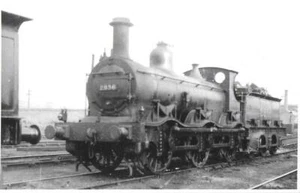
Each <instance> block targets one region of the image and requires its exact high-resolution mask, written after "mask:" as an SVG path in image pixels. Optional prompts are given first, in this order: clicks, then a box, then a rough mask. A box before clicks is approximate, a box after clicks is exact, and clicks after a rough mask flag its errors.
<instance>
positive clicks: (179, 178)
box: [3, 155, 297, 189]
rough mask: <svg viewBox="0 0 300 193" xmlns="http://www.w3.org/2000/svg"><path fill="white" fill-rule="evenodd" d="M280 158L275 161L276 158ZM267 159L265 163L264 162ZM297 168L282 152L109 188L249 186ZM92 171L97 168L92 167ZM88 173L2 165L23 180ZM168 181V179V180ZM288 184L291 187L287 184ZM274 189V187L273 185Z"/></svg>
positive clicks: (59, 185) (60, 184) (6, 174)
mask: <svg viewBox="0 0 300 193" xmlns="http://www.w3.org/2000/svg"><path fill="white" fill-rule="evenodd" d="M274 159H277V160H276V161H273V160H274ZM261 162H264V164H261ZM295 168H297V156H296V155H293V156H291V155H281V156H278V157H273V158H263V159H261V160H260V161H253V162H251V164H245V165H241V166H234V167H230V168H224V169H218V170H213V171H206V170H194V171H192V172H186V173H183V174H176V175H174V176H166V177H162V178H161V179H151V180H145V181H142V182H136V183H130V184H121V185H119V186H116V187H110V189H153V188H155V189H156V188H164V189H248V188H250V187H252V186H254V185H256V184H259V183H262V182H264V181H266V180H268V179H271V178H274V177H276V176H278V175H281V174H283V173H286V172H288V171H290V170H293V169H295ZM91 169H92V170H93V171H97V170H96V169H95V168H93V167H91ZM86 172H88V171H87V170H86V168H84V167H83V166H81V167H80V168H79V171H78V172H76V171H75V165H74V164H69V163H66V164H59V165H50V166H49V165H41V166H35V167H32V168H26V167H24V168H20V169H17V170H16V169H12V168H3V180H4V183H6V182H14V181H21V180H23V181H24V180H33V179H40V178H46V177H54V176H62V175H72V174H78V173H86ZM114 179H115V178H113V177H110V176H104V175H102V174H97V175H93V176H85V177H80V178H76V179H73V178H72V179H60V180H54V181H51V182H48V181H47V182H32V183H29V184H27V185H26V186H20V187H18V188H22V189H25V188H27V189H66V188H72V189H76V188H79V187H83V186H87V185H91V184H94V183H99V182H101V181H103V182H104V181H106V182H107V181H111V180H114ZM168 181H169V182H168ZM287 186H288V187H287ZM287 186H284V187H286V188H292V189H295V188H296V183H289V182H287ZM270 188H272V187H270Z"/></svg>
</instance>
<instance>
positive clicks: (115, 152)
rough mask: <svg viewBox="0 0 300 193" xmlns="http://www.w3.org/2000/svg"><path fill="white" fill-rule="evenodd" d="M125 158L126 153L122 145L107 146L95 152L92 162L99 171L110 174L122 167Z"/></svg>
mask: <svg viewBox="0 0 300 193" xmlns="http://www.w3.org/2000/svg"><path fill="white" fill-rule="evenodd" d="M123 156H124V152H123V150H122V148H121V146H120V145H106V146H103V147H100V148H99V149H97V150H96V151H95V156H94V157H93V158H92V160H91V162H92V164H93V166H94V167H95V168H97V169H98V170H101V171H102V172H103V173H109V172H112V171H113V170H114V169H116V168H117V167H118V166H119V165H120V163H121V161H122V159H123Z"/></svg>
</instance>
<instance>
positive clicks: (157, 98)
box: [45, 18, 285, 174]
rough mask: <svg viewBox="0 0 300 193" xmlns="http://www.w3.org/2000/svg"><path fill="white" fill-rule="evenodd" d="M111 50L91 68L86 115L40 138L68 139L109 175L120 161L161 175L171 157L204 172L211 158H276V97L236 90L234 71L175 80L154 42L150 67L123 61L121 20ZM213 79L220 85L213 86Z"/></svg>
mask: <svg viewBox="0 0 300 193" xmlns="http://www.w3.org/2000/svg"><path fill="white" fill-rule="evenodd" d="M110 24H111V25H112V26H113V27H114V41H113V45H114V46H113V50H112V55H111V56H110V57H104V58H101V60H100V61H99V63H98V64H97V65H96V66H95V67H94V68H93V69H92V72H91V74H90V76H89V80H88V82H87V91H86V92H87V96H88V99H89V113H88V116H86V117H85V118H83V119H82V120H81V121H80V122H79V123H69V122H65V123H56V124H55V125H54V126H52V125H49V126H47V127H46V130H45V136H46V137H47V138H56V139H61V140H66V150H67V151H68V152H70V153H71V154H73V155H74V156H76V157H77V158H78V162H77V167H78V166H79V164H83V165H84V166H86V167H87V168H88V166H89V165H90V164H92V165H93V166H94V167H96V168H98V169H99V170H101V171H103V172H111V171H113V170H114V169H115V168H116V167H117V166H118V165H119V164H120V162H121V161H122V160H123V158H124V159H125V160H126V161H130V162H134V165H135V166H136V167H138V168H139V171H143V172H144V173H147V172H151V173H156V174H157V173H160V172H163V171H165V170H166V169H167V168H168V166H169V165H170V163H171V160H172V158H173V157H179V158H181V159H182V160H183V161H186V162H190V163H192V165H193V166H195V167H202V166H203V165H205V163H206V162H207V160H208V158H209V157H210V155H211V154H216V155H218V156H219V157H220V158H222V159H225V160H227V161H228V162H230V161H232V160H233V159H235V155H236V153H238V152H244V153H251V152H258V153H260V154H262V155H265V154H266V153H267V151H269V152H270V154H274V153H276V150H277V148H278V147H279V146H280V137H282V136H284V135H285V128H283V127H282V126H281V122H280V117H279V105H280V99H278V98H275V97H271V96H269V95H267V94H265V93H259V92H252V91H251V90H249V89H247V88H238V87H237V86H236V84H235V77H236V75H237V72H235V71H232V70H227V69H224V68H216V67H205V68H198V67H197V65H196V64H194V65H193V69H192V70H190V71H187V72H185V73H184V75H185V76H179V75H176V74H175V73H174V72H173V71H172V53H171V52H170V51H169V50H168V48H167V44H165V43H159V44H158V47H157V48H156V49H155V50H154V51H152V52H151V54H150V68H149V67H145V66H142V65H140V64H138V63H136V62H134V61H132V60H131V59H130V58H129V53H128V46H129V45H128V42H129V40H128V37H129V36H128V31H129V27H131V26H132V24H131V23H130V21H129V20H128V19H126V18H115V19H114V20H113V22H111V23H110ZM217 74H223V76H224V80H223V81H221V82H218V81H217V80H216V76H217Z"/></svg>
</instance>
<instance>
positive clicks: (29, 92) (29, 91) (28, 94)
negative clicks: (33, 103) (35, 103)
mask: <svg viewBox="0 0 300 193" xmlns="http://www.w3.org/2000/svg"><path fill="white" fill-rule="evenodd" d="M30 95H31V90H30V89H29V90H28V93H27V96H28V103H27V105H28V107H27V108H28V109H30Z"/></svg>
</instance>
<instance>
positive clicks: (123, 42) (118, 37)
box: [110, 17, 132, 58]
mask: <svg viewBox="0 0 300 193" xmlns="http://www.w3.org/2000/svg"><path fill="white" fill-rule="evenodd" d="M110 25H111V26H113V28H114V37H113V50H112V56H119V57H123V58H129V27H131V26H132V23H130V21H129V19H127V18H123V17H117V18H114V19H113V21H112V22H111V23H110Z"/></svg>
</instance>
